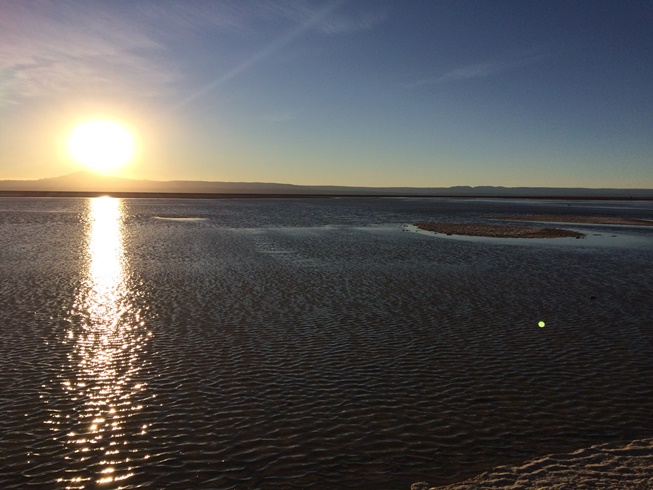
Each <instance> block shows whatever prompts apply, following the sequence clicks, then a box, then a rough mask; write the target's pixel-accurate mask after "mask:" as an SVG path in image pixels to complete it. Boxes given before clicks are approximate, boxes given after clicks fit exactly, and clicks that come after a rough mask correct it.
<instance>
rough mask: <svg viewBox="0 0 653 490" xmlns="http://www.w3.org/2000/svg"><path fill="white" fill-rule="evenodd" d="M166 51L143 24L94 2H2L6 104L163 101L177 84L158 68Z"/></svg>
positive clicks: (0, 59)
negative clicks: (116, 98) (82, 97)
mask: <svg viewBox="0 0 653 490" xmlns="http://www.w3.org/2000/svg"><path fill="white" fill-rule="evenodd" d="M94 5H95V6H96V7H97V4H94ZM161 49H162V46H161V45H160V44H159V43H157V42H156V41H154V40H153V39H152V38H150V37H148V36H147V35H145V34H144V33H143V31H142V29H140V28H139V26H138V24H137V23H136V22H132V21H130V19H129V18H125V17H124V16H122V15H119V12H112V11H111V10H101V11H98V10H97V9H94V8H91V4H90V3H77V2H65V1H57V2H48V1H41V2H29V1H11V0H10V1H7V2H3V3H2V5H1V6H0V73H2V78H3V79H4V80H5V92H6V99H5V100H4V101H0V103H2V102H5V103H7V102H17V101H19V100H20V99H24V98H33V97H48V96H56V95H60V94H64V93H88V92H95V93H108V94H113V93H130V94H132V95H136V96H142V95H152V94H154V95H158V94H160V93H161V90H162V88H163V87H164V86H165V85H166V83H168V82H170V81H172V80H173V79H174V78H175V74H174V73H173V72H172V71H170V70H169V69H167V68H165V67H164V66H162V65H160V64H157V63H156V62H155V61H153V60H154V59H156V56H154V57H153V56H151V55H152V54H156V53H157V52H159V51H161Z"/></svg>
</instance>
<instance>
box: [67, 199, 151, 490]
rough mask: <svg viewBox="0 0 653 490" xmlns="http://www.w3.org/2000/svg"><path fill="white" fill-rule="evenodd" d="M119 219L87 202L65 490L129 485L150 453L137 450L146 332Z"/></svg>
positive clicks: (117, 213) (107, 204)
mask: <svg viewBox="0 0 653 490" xmlns="http://www.w3.org/2000/svg"><path fill="white" fill-rule="evenodd" d="M122 214H123V212H122V203H121V201H120V200H119V199H113V198H108V197H103V198H95V199H91V200H90V201H89V207H88V211H87V218H86V222H87V249H86V271H85V280H84V283H83V284H82V287H81V288H80V290H79V292H78V294H77V297H76V303H75V306H74V308H73V311H72V312H71V327H70V329H69V331H68V335H67V342H68V343H72V349H71V350H70V352H69V354H68V360H69V363H68V366H67V370H66V373H65V374H64V375H63V376H62V378H63V379H62V387H63V388H64V390H66V392H67V394H68V399H69V400H70V402H71V403H73V404H74V406H75V413H74V415H73V418H74V419H75V420H73V421H69V422H68V423H67V424H66V426H67V428H68V429H69V432H68V433H67V436H66V445H67V446H68V447H69V449H70V450H71V452H72V455H71V456H69V458H68V459H70V464H71V468H70V472H69V474H70V476H71V478H70V479H68V480H67V481H66V482H65V483H67V484H68V488H76V487H84V486H87V485H89V484H90V485H95V484H106V483H111V482H121V481H124V480H126V479H128V478H129V477H130V476H132V475H133V470H134V468H135V467H136V461H137V460H138V459H140V458H141V457H144V456H145V455H139V454H138V450H137V449H136V448H135V447H133V446H134V442H135V440H136V439H138V438H139V437H143V435H145V433H146V431H147V424H145V425H142V423H141V424H139V423H137V422H136V421H132V420H131V419H133V417H134V415H135V414H137V413H138V412H139V411H140V410H141V409H142V406H141V405H140V404H139V403H138V402H137V400H136V399H135V398H136V396H137V394H140V395H142V394H143V391H144V390H145V389H146V383H145V382H143V381H142V380H139V372H140V371H141V370H142V367H143V358H142V357H143V355H142V351H143V348H144V346H145V344H146V341H147V338H148V335H149V334H148V332H146V331H145V328H144V322H143V321H142V318H141V315H140V311H139V310H138V308H137V307H136V306H135V305H134V303H133V300H134V298H135V296H136V294H137V293H136V292H135V291H134V290H133V289H132V288H131V287H130V282H129V277H128V267H129V264H128V261H127V259H126V256H125V252H124V248H123V216H122ZM138 398H139V399H141V400H142V398H143V397H142V396H138Z"/></svg>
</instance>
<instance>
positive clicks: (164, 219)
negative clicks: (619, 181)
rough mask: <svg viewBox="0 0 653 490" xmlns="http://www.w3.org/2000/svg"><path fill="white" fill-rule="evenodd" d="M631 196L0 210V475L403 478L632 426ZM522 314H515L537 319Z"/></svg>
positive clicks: (290, 482)
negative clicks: (495, 227)
mask: <svg viewBox="0 0 653 490" xmlns="http://www.w3.org/2000/svg"><path fill="white" fill-rule="evenodd" d="M518 213H537V214H556V213H560V214H565V213H566V214H575V215H578V214H582V215H596V216H622V217H634V218H644V219H653V205H652V204H651V203H645V202H603V203H597V202H581V201H579V202H569V203H567V202H546V201H530V202H529V201H511V200H497V201H490V200H455V199H439V200H438V199H304V200H302V199H298V200H292V199H260V200H257V199H253V200H215V201H210V200H197V201H184V200H117V199H110V198H99V199H18V198H16V199H0V278H1V281H0V332H1V335H0V413H2V417H0V486H1V487H2V488H23V487H25V486H28V485H32V486H34V487H37V488H98V486H99V488H107V489H109V488H141V487H151V488H225V489H226V488H266V489H267V488H334V489H335V488H376V489H397V488H409V487H410V484H411V483H412V482H415V481H418V480H427V481H429V482H431V484H445V483H451V482H454V481H458V480H461V479H463V478H466V477H469V476H472V475H474V474H476V473H479V472H481V471H484V470H487V469H489V468H492V467H494V466H497V465H502V464H514V463H519V462H522V461H525V460H528V459H531V458H534V457H537V456H540V455H544V454H547V453H562V452H568V451H572V450H575V449H579V448H583V447H589V446H591V445H595V444H600V443H612V442H615V443H616V442H619V441H629V440H634V439H639V438H645V437H652V436H653V417H651V414H652V413H653V361H652V359H653V330H652V322H653V320H652V318H653V306H651V304H652V302H651V297H652V296H653V274H652V273H651V271H652V270H653V229H652V228H650V227H640V228H636V227H624V226H605V225H579V226H575V225H565V228H568V229H576V230H578V231H581V232H583V233H586V234H587V238H586V239H582V240H575V239H568V238H564V239H552V240H530V241H529V240H528V239H518V240H509V239H474V240H467V239H462V238H461V239H458V238H455V237H440V236H437V235H428V234H425V233H416V232H414V231H412V228H410V227H409V225H411V224H413V223H416V222H420V221H452V222H453V221H456V222H460V221H463V222H474V221H482V220H483V217H484V216H487V215H494V216H496V215H501V214H506V215H511V214H518ZM540 321H542V322H544V323H545V325H546V326H545V327H544V328H540V327H538V322H540Z"/></svg>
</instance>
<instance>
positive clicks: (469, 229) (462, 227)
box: [415, 223, 585, 238]
mask: <svg viewBox="0 0 653 490" xmlns="http://www.w3.org/2000/svg"><path fill="white" fill-rule="evenodd" d="M415 226H417V228H419V229H420V230H424V231H431V232H434V233H443V234H445V235H465V236H482V237H492V238H563V237H574V238H582V237H584V236H585V235H584V234H582V233H578V232H576V231H571V230H563V229H560V228H542V227H537V226H510V225H493V224H479V223H417V225H415Z"/></svg>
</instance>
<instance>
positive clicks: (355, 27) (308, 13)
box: [256, 0, 388, 34]
mask: <svg viewBox="0 0 653 490" xmlns="http://www.w3.org/2000/svg"><path fill="white" fill-rule="evenodd" d="M335 4H336V5H335V6H336V7H339V6H340V5H341V4H344V2H343V1H339V2H335ZM256 6H257V10H258V12H259V14H261V15H266V16H278V17H281V18H286V19H289V20H292V21H295V22H297V23H299V24H306V23H307V22H310V21H311V19H314V18H315V16H316V14H318V13H319V12H320V11H322V10H323V9H324V5H323V4H322V5H321V4H319V3H317V4H316V3H310V2H306V1H305V0H268V1H267V2H264V3H261V2H258V3H257V4H256ZM355 6H356V5H355V4H353V5H351V6H348V7H355ZM387 17H388V14H387V12H386V11H385V10H380V9H375V10H360V11H354V9H353V8H348V9H346V10H345V9H342V10H340V9H338V8H333V9H330V13H329V15H326V16H322V17H320V19H319V21H318V22H313V23H312V24H311V28H312V29H314V30H316V31H320V32H322V33H324V34H343V33H350V32H357V31H366V30H369V29H372V28H374V27H376V26H377V25H379V24H381V23H382V22H383V21H385V20H386V19H387Z"/></svg>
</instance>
